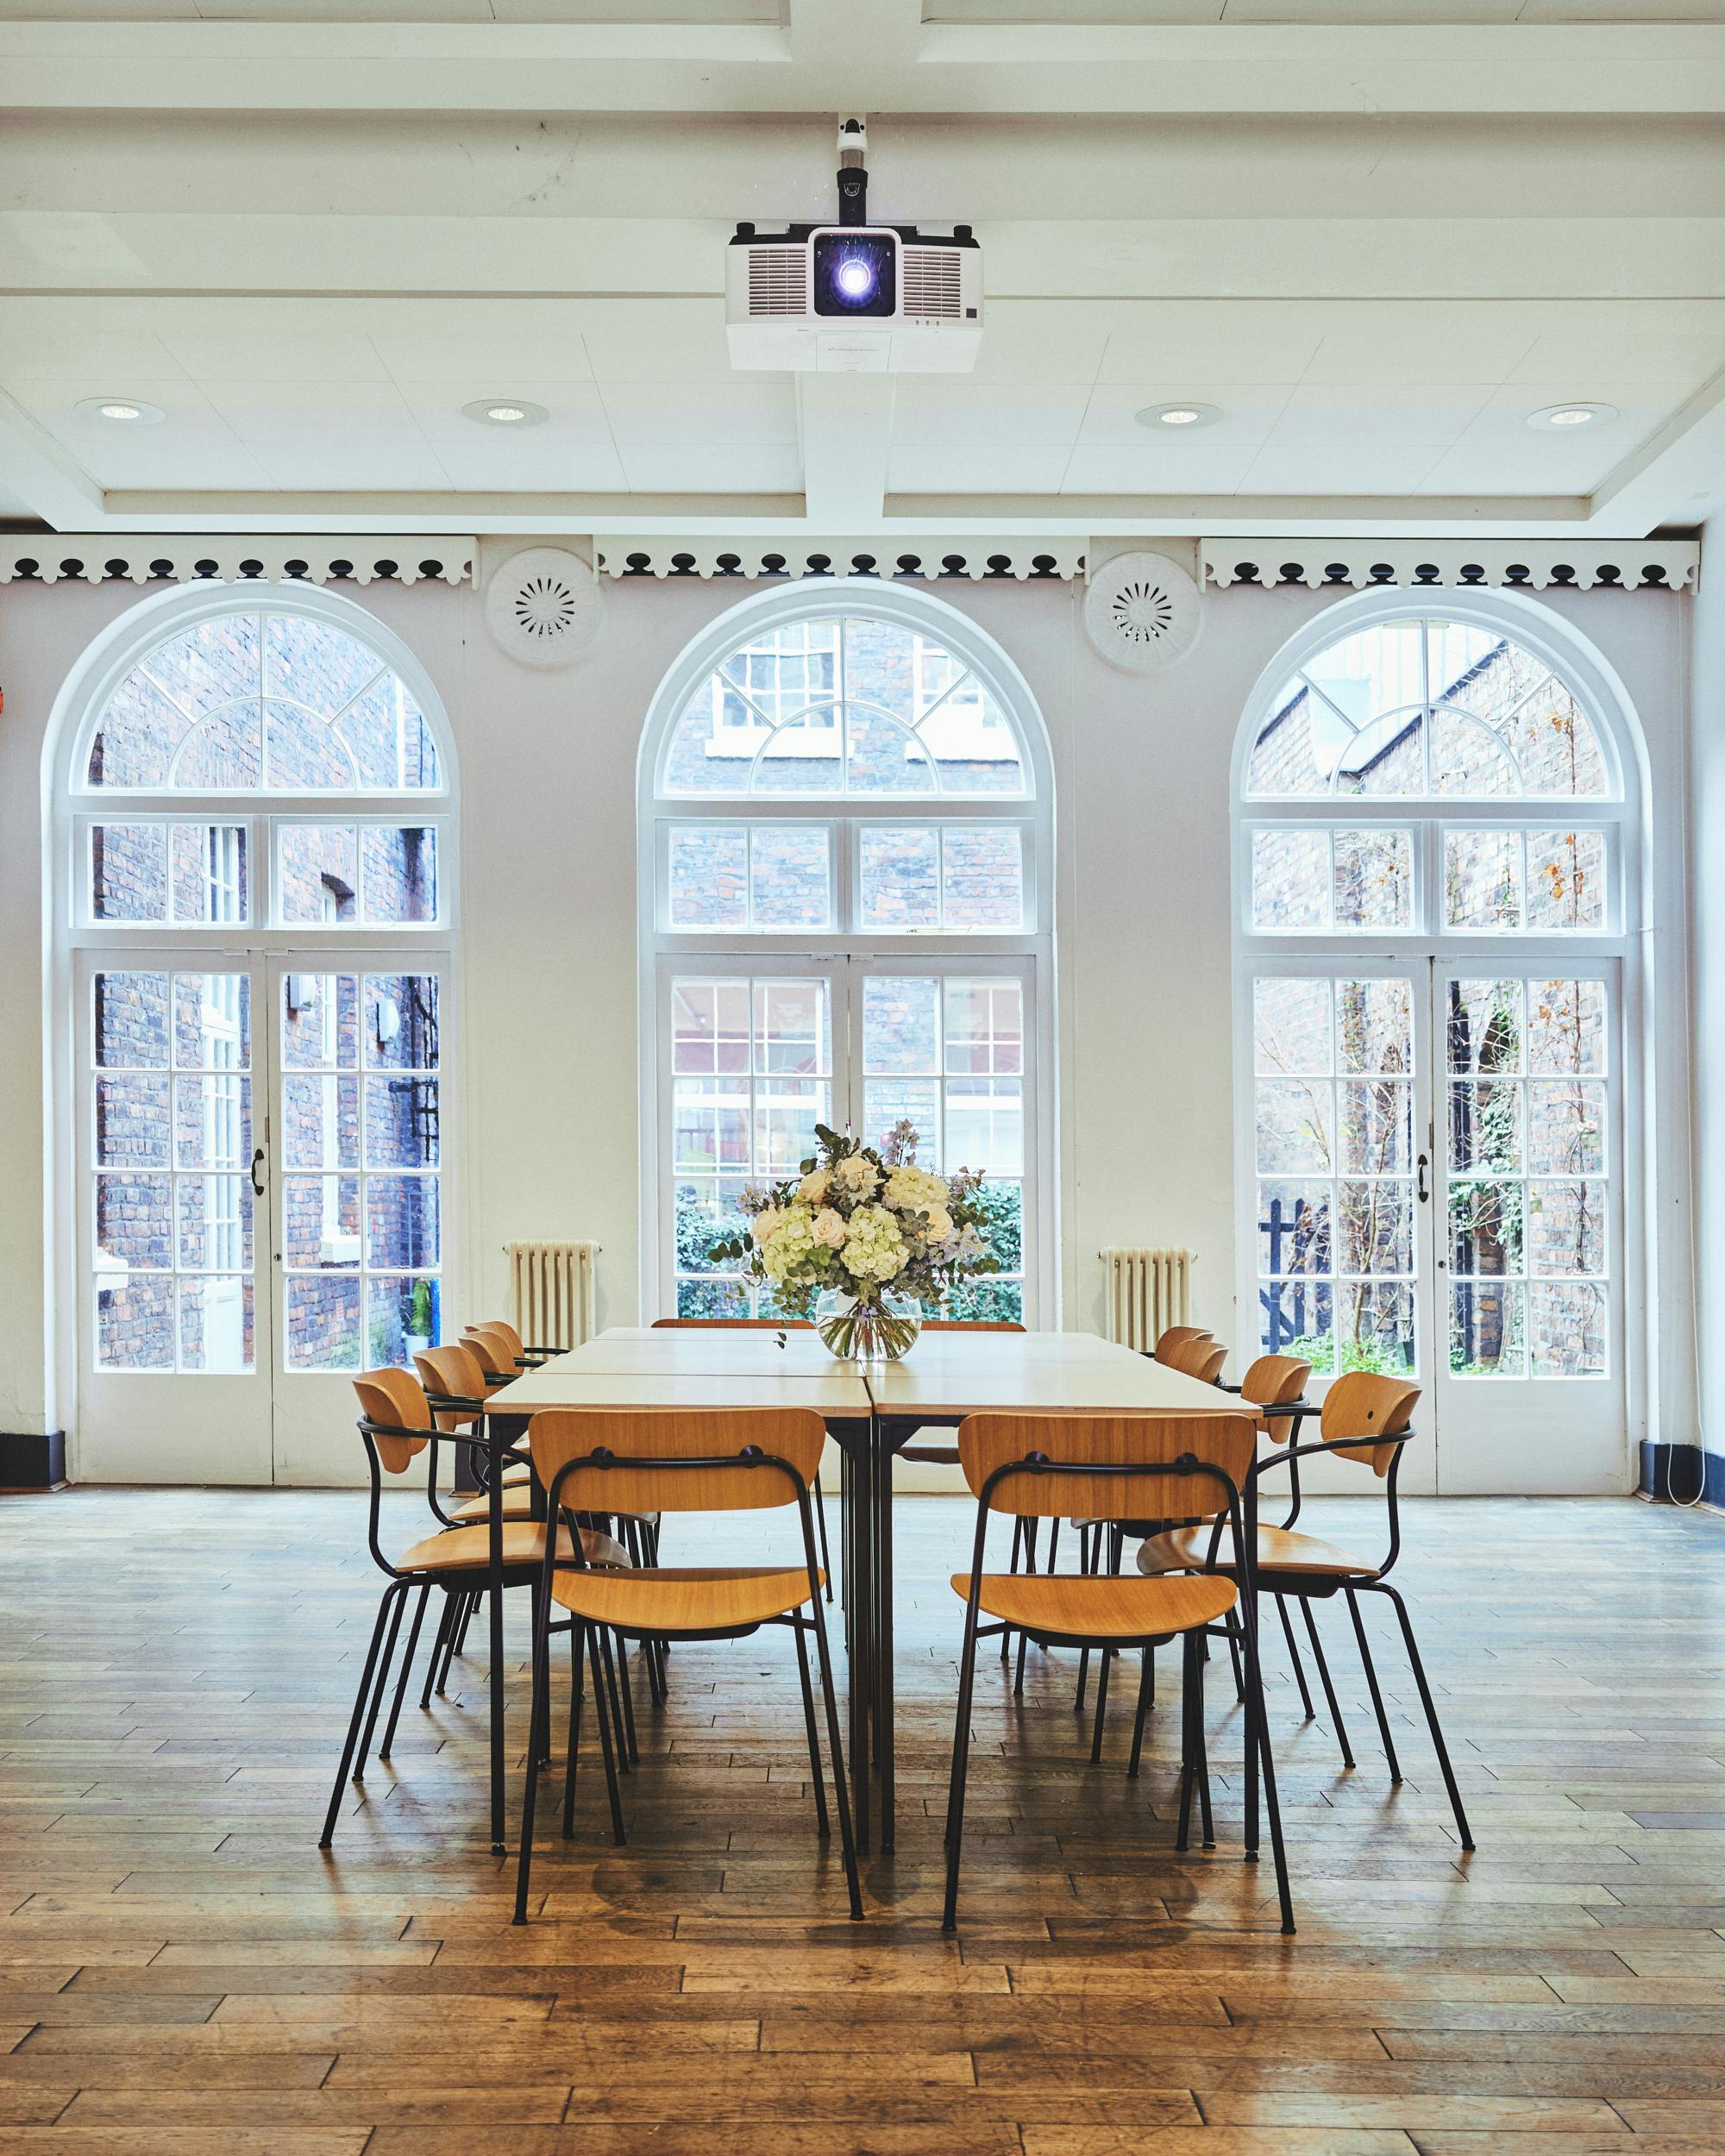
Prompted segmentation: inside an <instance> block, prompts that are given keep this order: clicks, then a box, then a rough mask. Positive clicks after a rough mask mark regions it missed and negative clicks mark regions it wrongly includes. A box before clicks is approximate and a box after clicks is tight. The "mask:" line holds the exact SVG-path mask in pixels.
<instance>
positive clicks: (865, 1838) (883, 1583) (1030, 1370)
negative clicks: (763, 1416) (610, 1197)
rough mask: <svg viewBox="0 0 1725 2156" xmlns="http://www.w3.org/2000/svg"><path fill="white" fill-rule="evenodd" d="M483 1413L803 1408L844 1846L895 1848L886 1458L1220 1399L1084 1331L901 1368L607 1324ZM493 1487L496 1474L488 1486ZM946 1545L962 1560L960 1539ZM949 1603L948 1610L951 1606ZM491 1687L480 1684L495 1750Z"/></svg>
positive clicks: (786, 1338)
mask: <svg viewBox="0 0 1725 2156" xmlns="http://www.w3.org/2000/svg"><path fill="white" fill-rule="evenodd" d="M486 1407H487V1410H488V1412H490V1413H492V1414H497V1415H508V1416H517V1415H522V1416H530V1415H533V1414H536V1413H539V1412H540V1410H541V1409H543V1408H547V1407H612V1408H623V1409H629V1408H653V1407H741V1408H766V1407H812V1408H813V1409H814V1410H815V1412H816V1413H818V1414H819V1415H820V1416H821V1417H822V1419H823V1420H825V1424H826V1426H827V1430H828V1432H829V1434H830V1435H831V1438H833V1440H834V1442H835V1443H836V1444H837V1445H838V1446H839V1448H840V1450H841V1451H842V1452H843V1454H844V1467H845V1472H844V1489H843V1529H842V1538H841V1540H842V1549H843V1570H842V1577H843V1581H844V1601H845V1644H846V1646H847V1648H848V1649H849V1651H850V1773H851V1780H852V1787H853V1789H854V1790H855V1808H856V1835H857V1846H858V1847H859V1848H861V1849H864V1850H866V1849H868V1848H869V1846H871V1838H872V1834H873V1831H874V1821H873V1816H872V1814H873V1811H874V1805H873V1802H872V1788H871V1783H872V1778H873V1776H872V1775H871V1767H872V1770H873V1775H878V1777H879V1783H880V1790H879V1812H880V1840H881V1848H882V1849H883V1850H890V1849H891V1848H892V1846H893V1842H894V1742H893V1712H894V1687H893V1587H894V1583H893V1504H892V1497H893V1465H892V1463H893V1455H894V1453H895V1452H897V1451H899V1450H900V1447H901V1446H903V1445H906V1444H908V1443H909V1441H910V1439H911V1438H912V1437H913V1434H914V1433H915V1432H917V1431H918V1430H919V1429H925V1428H928V1427H930V1426H947V1427H955V1426H957V1424H959V1423H961V1422H962V1421H963V1420H964V1418H965V1416H966V1415H969V1414H975V1413H980V1412H982V1410H985V1409H989V1408H993V1409H998V1410H1001V1411H1004V1412H1007V1413H1026V1414H1121V1413H1151V1414H1155V1413H1162V1414H1184V1415H1190V1414H1226V1413H1230V1412H1233V1413H1238V1412H1239V1408H1238V1406H1237V1404H1236V1402H1235V1401H1234V1400H1233V1398H1232V1397H1231V1396H1230V1395H1227V1394H1225V1393H1219V1392H1218V1391H1217V1389H1216V1388H1215V1387H1214V1386H1213V1385H1206V1384H1203V1383H1201V1382H1200V1381H1199V1380H1198V1379H1197V1378H1195V1377H1187V1376H1182V1373H1181V1372H1180V1371H1178V1370H1170V1369H1164V1366H1163V1365H1162V1364H1161V1363H1153V1362H1151V1361H1150V1360H1149V1359H1148V1358H1147V1357H1145V1356H1142V1355H1139V1354H1138V1353H1136V1352H1135V1351H1133V1350H1132V1349H1130V1348H1124V1347H1120V1346H1117V1345H1115V1344H1113V1342H1112V1341H1107V1340H1104V1339H1101V1338H1099V1337H1098V1336H1097V1335H1096V1334H1095V1333H1093V1332H986V1333H984V1332H975V1333H967V1332H925V1333H924V1334H923V1336H922V1337H921V1338H920V1339H919V1341H918V1342H917V1344H916V1345H915V1346H914V1347H913V1349H912V1351H911V1352H910V1354H909V1355H908V1356H907V1357H906V1358H905V1359H904V1360H903V1361H902V1362H899V1363H841V1362H838V1361H837V1360H836V1359H835V1358H834V1357H832V1356H831V1355H830V1354H829V1353H828V1352H827V1351H826V1349H825V1347H823V1346H822V1344H821V1343H820V1341H819V1338H817V1337H816V1335H815V1334H814V1333H812V1332H784V1333H775V1332H766V1331H754V1330H750V1331H743V1330H738V1331H736V1332H731V1331H727V1330H726V1329H725V1328H724V1327H722V1326H713V1327H711V1328H709V1327H705V1326H702V1327H692V1328H689V1329H687V1330H684V1329H681V1328H675V1327H666V1328H664V1329H654V1328H649V1327H645V1326H642V1327H636V1326H615V1327H613V1328H612V1330H610V1331H609V1332H602V1333H600V1334H599V1336H598V1338H595V1339H593V1340H590V1341H588V1342H587V1344H586V1345H585V1346H584V1347H579V1348H575V1349H574V1350H572V1351H571V1352H570V1353H568V1354H567V1355H561V1356H558V1357H556V1358H555V1360H554V1361H552V1362H549V1363H544V1364H543V1365H542V1367H541V1368H539V1369H536V1370H530V1371H527V1372H526V1373H524V1375H523V1376H520V1377H518V1378H517V1379H515V1381H514V1382H512V1383H511V1384H509V1385H505V1386H501V1387H499V1389H498V1390H497V1391H496V1392H495V1393H494V1394H493V1395H492V1396H491V1398H490V1399H489V1400H488V1401H487V1402H486ZM493 1479H495V1478H493ZM960 1543H962V1544H963V1547H959V1546H958V1545H955V1556H954V1559H953V1562H954V1564H955V1566H957V1565H960V1564H962V1563H963V1557H964V1550H965V1549H966V1548H968V1546H969V1538H968V1535H966V1536H961V1537H960ZM955 1608H956V1605H955ZM501 1692H502V1688H501V1687H500V1686H499V1685H497V1684H493V1686H492V1718H493V1733H494V1741H495V1743H496V1745H497V1747H498V1748H499V1753H500V1749H501V1744H502V1734H501V1731H500V1729H499V1728H498V1727H497V1722H498V1719H499V1708H500V1702H501Z"/></svg>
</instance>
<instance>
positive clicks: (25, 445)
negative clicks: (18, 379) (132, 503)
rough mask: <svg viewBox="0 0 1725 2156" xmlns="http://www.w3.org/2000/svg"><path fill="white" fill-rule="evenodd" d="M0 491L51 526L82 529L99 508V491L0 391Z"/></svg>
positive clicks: (97, 512) (84, 473) (57, 445)
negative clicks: (13, 497)
mask: <svg viewBox="0 0 1725 2156" xmlns="http://www.w3.org/2000/svg"><path fill="white" fill-rule="evenodd" d="M0 492H5V493H8V494H12V495H16V497H17V498H18V499H19V500H20V501H21V502H22V503H23V504H24V505H25V506H26V507H27V508H28V510H29V511H30V512H31V514H32V515H33V516H36V517H41V520H42V522H43V523H45V524H47V525H49V526H51V527H52V528H53V530H56V531H66V530H72V531H77V530H81V529H83V527H84V525H85V523H87V521H88V520H89V518H90V517H91V516H92V515H96V516H99V515H100V514H101V513H102V510H103V499H102V490H101V488H100V487H99V486H97V484H96V482H95V481H94V480H93V479H91V477H90V475H89V473H87V472H85V471H83V470H81V469H80V468H79V467H78V465H77V464H76V463H74V462H73V461H72V458H71V457H69V456H68V455H67V454H66V451H65V450H64V449H62V448H60V444H59V443H58V442H55V441H54V440H53V437H52V436H49V435H48V434H47V433H45V432H44V431H43V429H41V427H39V426H38V425H37V424H36V423H35V421H34V419H32V418H31V417H30V415H29V414H28V412H27V411H23V410H22V407H21V406H19V405H18V404H16V402H15V401H14V400H13V399H12V398H10V397H9V396H8V395H7V394H6V392H4V391H3V390H0Z"/></svg>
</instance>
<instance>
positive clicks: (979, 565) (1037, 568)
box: [593, 535, 1087, 580]
mask: <svg viewBox="0 0 1725 2156" xmlns="http://www.w3.org/2000/svg"><path fill="white" fill-rule="evenodd" d="M593 547H594V550H595V555H596V558H597V560H598V562H599V567H600V569H601V570H602V571H603V572H604V573H605V574H606V575H608V576H701V577H715V576H716V577H739V578H755V577H778V576H782V577H799V576H844V577H849V576H859V577H887V578H890V577H962V576H968V577H979V578H980V577H995V578H1003V577H1017V578H1019V579H1021V580H1022V579H1026V578H1030V577H1079V576H1082V575H1083V573H1084V556H1085V553H1086V551H1087V549H1086V546H1085V542H1083V541H1082V539H991V538H980V539H979V538H977V537H975V536H970V537H968V538H963V539H951V538H947V539H942V538H915V539H906V538H898V537H894V538H879V537H876V538H873V539H819V540H800V539H751V540H749V541H747V542H743V541H740V540H730V539H654V538H640V537H627V536H625V537H622V538H618V537H606V536H603V535H601V536H599V537H598V538H596V539H595V540H594V542H593Z"/></svg>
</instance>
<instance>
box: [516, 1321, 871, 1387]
mask: <svg viewBox="0 0 1725 2156" xmlns="http://www.w3.org/2000/svg"><path fill="white" fill-rule="evenodd" d="M781 1342H782V1345H781ZM560 1360H561V1361H562V1362H566V1363H568V1367H569V1368H570V1369H572V1370H580V1371H583V1372H586V1371H593V1372H599V1371H604V1372H606V1373H608V1374H612V1375H617V1376H621V1375H623V1374H624V1372H640V1373H642V1374H643V1375H644V1374H646V1373H648V1372H650V1371H658V1372H662V1373H670V1372H676V1373H678V1374H679V1375H683V1374H687V1375H692V1376H702V1375H705V1374H708V1373H711V1374H712V1375H713V1376H724V1375H726V1374H730V1375H731V1376H737V1375H743V1376H753V1375H756V1373H766V1372H773V1373H775V1374H777V1375H778V1376H785V1377H792V1376H794V1377H831V1376H834V1375H835V1374H840V1375H844V1376H852V1377H854V1376H856V1365H855V1364H854V1363H841V1362H838V1361H837V1359H836V1358H835V1357H833V1356H832V1355H831V1354H830V1353H829V1352H828V1351H827V1350H826V1348H825V1347H824V1346H823V1345H822V1344H821V1342H820V1341H819V1339H818V1338H816V1336H815V1335H814V1334H813V1333H812V1332H782V1333H781V1332H755V1331H753V1330H750V1331H749V1332H731V1331H730V1330H728V1329H727V1328H725V1327H723V1326H714V1327H713V1329H712V1331H711V1332H709V1331H707V1330H706V1327H705V1326H702V1327H699V1328H696V1327H693V1326H692V1327H691V1328H690V1329H689V1330H688V1331H687V1332H685V1331H683V1330H682V1329H681V1328H679V1327H673V1326H665V1327H662V1328H652V1327H647V1326H612V1328H611V1329H610V1330H609V1331H608V1332H601V1333H599V1334H597V1335H596V1336H595V1337H594V1338H593V1339H591V1340H589V1341H587V1342H586V1344H585V1345H584V1346H582V1347H578V1348H574V1349H572V1350H571V1351H570V1352H569V1354H568V1356H566V1357H561V1358H560ZM548 1367H549V1365H548Z"/></svg>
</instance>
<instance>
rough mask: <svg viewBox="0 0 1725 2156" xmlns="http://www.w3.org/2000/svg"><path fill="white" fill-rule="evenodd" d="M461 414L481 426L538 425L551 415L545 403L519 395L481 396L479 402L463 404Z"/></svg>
mask: <svg viewBox="0 0 1725 2156" xmlns="http://www.w3.org/2000/svg"><path fill="white" fill-rule="evenodd" d="M461 414H462V417H464V418H467V419H472V420H475V421H477V422H478V423H479V424H480V426H481V427H536V426H538V425H539V423H541V421H542V420H546V419H549V417H551V415H550V413H549V411H546V409H545V407H544V406H543V404H528V403H526V402H525V401H524V399H523V398H519V397H481V398H480V399H479V401H478V403H477V404H463V405H462V407H461Z"/></svg>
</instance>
